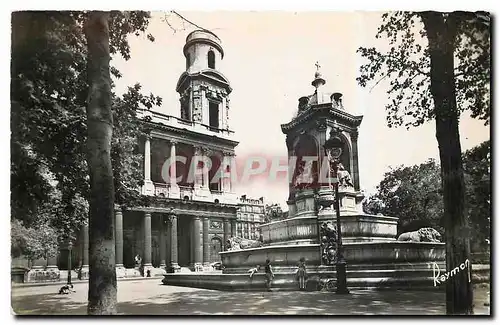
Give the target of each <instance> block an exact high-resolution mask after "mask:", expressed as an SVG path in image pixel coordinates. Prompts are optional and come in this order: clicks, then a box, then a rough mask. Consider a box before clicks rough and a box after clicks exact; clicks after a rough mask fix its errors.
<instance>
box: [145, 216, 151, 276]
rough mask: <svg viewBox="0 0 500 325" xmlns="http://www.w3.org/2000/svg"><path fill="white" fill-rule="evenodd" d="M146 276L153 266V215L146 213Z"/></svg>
mask: <svg viewBox="0 0 500 325" xmlns="http://www.w3.org/2000/svg"><path fill="white" fill-rule="evenodd" d="M143 261H144V276H146V271H147V269H148V268H152V264H151V213H149V212H145V213H144V259H143Z"/></svg>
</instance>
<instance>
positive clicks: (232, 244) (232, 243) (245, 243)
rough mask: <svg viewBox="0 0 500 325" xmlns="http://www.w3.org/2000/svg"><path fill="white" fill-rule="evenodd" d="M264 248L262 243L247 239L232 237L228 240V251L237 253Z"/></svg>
mask: <svg viewBox="0 0 500 325" xmlns="http://www.w3.org/2000/svg"><path fill="white" fill-rule="evenodd" d="M257 247H262V242H261V241H258V240H252V239H245V238H241V237H231V238H229V239H228V240H227V250H228V251H235V250H239V249H246V248H257Z"/></svg>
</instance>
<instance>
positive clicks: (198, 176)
mask: <svg viewBox="0 0 500 325" xmlns="http://www.w3.org/2000/svg"><path fill="white" fill-rule="evenodd" d="M194 156H195V157H196V159H195V163H196V166H195V169H194V173H195V174H194V185H195V188H200V187H202V186H203V169H202V168H201V167H200V162H201V164H203V160H202V157H203V156H202V150H201V148H200V147H194Z"/></svg>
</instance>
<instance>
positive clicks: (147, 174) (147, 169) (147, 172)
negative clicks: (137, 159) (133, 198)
mask: <svg viewBox="0 0 500 325" xmlns="http://www.w3.org/2000/svg"><path fill="white" fill-rule="evenodd" d="M144 180H145V181H151V140H150V139H149V136H148V137H147V138H146V142H145V143H144Z"/></svg>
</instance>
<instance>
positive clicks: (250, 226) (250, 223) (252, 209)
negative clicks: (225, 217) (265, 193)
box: [236, 195, 266, 240]
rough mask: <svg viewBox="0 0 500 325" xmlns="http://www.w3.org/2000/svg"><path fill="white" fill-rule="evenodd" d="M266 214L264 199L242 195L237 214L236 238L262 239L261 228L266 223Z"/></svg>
mask: <svg viewBox="0 0 500 325" xmlns="http://www.w3.org/2000/svg"><path fill="white" fill-rule="evenodd" d="M265 212H266V211H265V205H264V197H260V198H259V199H251V198H247V196H246V195H242V196H241V197H240V199H239V203H238V210H237V213H236V236H237V237H241V238H246V239H254V240H258V239H260V234H261V232H260V227H259V226H260V225H261V224H263V223H264V221H265Z"/></svg>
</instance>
